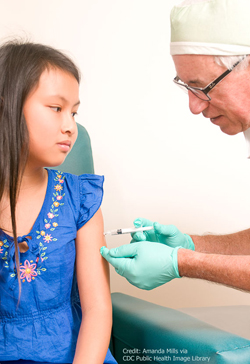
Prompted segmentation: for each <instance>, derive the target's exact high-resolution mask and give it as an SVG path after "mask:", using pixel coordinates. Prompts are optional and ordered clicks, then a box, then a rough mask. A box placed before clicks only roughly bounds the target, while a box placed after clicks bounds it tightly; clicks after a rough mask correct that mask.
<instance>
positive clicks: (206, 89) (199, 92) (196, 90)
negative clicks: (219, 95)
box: [173, 55, 246, 101]
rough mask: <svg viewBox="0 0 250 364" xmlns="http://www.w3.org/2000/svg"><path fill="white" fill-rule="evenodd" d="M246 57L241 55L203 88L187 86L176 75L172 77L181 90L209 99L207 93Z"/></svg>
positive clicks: (202, 98) (205, 99)
mask: <svg viewBox="0 0 250 364" xmlns="http://www.w3.org/2000/svg"><path fill="white" fill-rule="evenodd" d="M245 58H246V55H245V56H243V57H242V58H241V59H240V60H239V61H238V62H236V63H235V64H234V65H233V66H232V67H231V68H228V69H227V70H226V71H225V72H223V73H222V75H220V76H219V77H217V78H216V79H215V80H214V81H212V82H211V83H210V84H209V85H207V86H206V87H204V88H200V87H192V86H188V85H187V84H186V83H184V82H182V81H181V80H180V78H179V77H178V76H176V77H175V78H174V80H173V81H174V83H176V85H178V86H180V87H181V88H182V90H184V91H187V90H189V91H191V92H192V93H193V94H194V95H195V96H197V97H198V98H199V99H201V100H203V101H211V97H210V96H209V95H208V93H209V92H210V91H211V90H212V89H213V88H214V87H215V86H216V85H217V84H218V83H219V82H220V81H222V80H223V78H225V77H226V76H227V75H228V74H229V73H231V72H232V70H233V69H234V68H235V67H236V66H238V64H239V63H240V62H241V61H243V59H245Z"/></svg>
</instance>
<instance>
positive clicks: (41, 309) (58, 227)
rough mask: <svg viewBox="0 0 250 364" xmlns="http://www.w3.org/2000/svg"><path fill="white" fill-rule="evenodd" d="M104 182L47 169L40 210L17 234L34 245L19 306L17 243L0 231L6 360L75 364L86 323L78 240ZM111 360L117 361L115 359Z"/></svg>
mask: <svg viewBox="0 0 250 364" xmlns="http://www.w3.org/2000/svg"><path fill="white" fill-rule="evenodd" d="M103 180H104V178H103V177H101V176H97V175H89V174H84V175H81V176H75V175H72V174H69V173H61V172H59V171H54V170H48V185H47V191H46V196H45V199H44V202H43V206H42V208H41V211H40V213H39V215H38V217H37V219H36V221H35V223H34V226H33V228H32V230H31V231H30V233H29V234H28V235H24V236H21V237H18V242H19V243H20V242H24V241H26V242H27V244H28V246H29V249H28V250H27V251H26V252H25V253H19V259H20V274H21V299H20V302H19V305H18V307H17V303H18V295H19V284H18V279H17V271H16V268H15V248H14V241H13V238H12V237H10V236H9V235H7V234H6V233H5V232H3V231H2V230H1V229H0V272H1V273H0V295H1V296H0V359H1V361H4V360H19V359H26V360H34V361H40V362H48V363H72V361H73V358H74V354H75V347H76V341H77V336H78V331H79V328H80V324H81V308H80V300H79V295H78V289H77V283H76V276H75V238H76V234H77V230H78V229H80V228H81V227H82V226H83V225H84V224H86V222H87V221H88V220H90V219H91V217H92V216H93V215H94V214H95V213H96V211H97V210H98V209H99V207H100V205H101V202H102V196H103V188H102V186H103ZM31 198H32V196H31ZM110 355H111V354H110V352H108V353H107V357H110ZM106 359H107V358H106ZM111 360H113V361H111ZM106 362H107V363H116V361H114V359H112V357H111V359H110V360H109V359H107V361H106V360H105V363H106Z"/></svg>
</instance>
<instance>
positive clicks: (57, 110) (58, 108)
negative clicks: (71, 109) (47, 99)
mask: <svg viewBox="0 0 250 364" xmlns="http://www.w3.org/2000/svg"><path fill="white" fill-rule="evenodd" d="M50 108H51V109H52V110H53V111H55V112H60V111H61V110H62V108H61V107H59V106H50Z"/></svg>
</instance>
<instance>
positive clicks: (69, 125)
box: [62, 113, 77, 134]
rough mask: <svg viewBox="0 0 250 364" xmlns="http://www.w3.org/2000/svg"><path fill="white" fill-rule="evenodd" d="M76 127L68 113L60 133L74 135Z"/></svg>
mask: <svg viewBox="0 0 250 364" xmlns="http://www.w3.org/2000/svg"><path fill="white" fill-rule="evenodd" d="M76 129H77V126H76V122H75V119H74V117H73V116H72V114H71V113H70V114H69V115H68V114H67V115H65V118H64V122H63V125H62V132H63V133H68V134H74V133H75V132H76Z"/></svg>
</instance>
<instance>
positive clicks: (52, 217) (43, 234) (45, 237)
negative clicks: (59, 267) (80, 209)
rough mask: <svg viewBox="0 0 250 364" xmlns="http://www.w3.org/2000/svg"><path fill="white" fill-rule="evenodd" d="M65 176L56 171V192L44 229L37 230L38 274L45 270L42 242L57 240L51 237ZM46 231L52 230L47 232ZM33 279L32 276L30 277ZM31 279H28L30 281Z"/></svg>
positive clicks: (56, 224) (55, 225)
mask: <svg viewBox="0 0 250 364" xmlns="http://www.w3.org/2000/svg"><path fill="white" fill-rule="evenodd" d="M64 179H65V176H63V175H62V173H61V172H59V171H58V172H56V177H55V178H54V181H55V182H56V185H55V186H54V189H55V190H56V192H54V193H53V197H52V205H51V208H50V211H49V212H48V213H47V214H46V216H47V218H45V219H44V229H45V230H41V231H37V232H36V233H37V237H36V238H37V239H41V238H42V240H40V242H39V252H40V259H39V257H38V258H37V260H36V261H37V264H36V267H35V268H36V271H37V274H38V275H40V274H41V271H46V270H47V269H46V268H42V263H43V261H45V260H46V259H48V256H46V250H47V247H46V246H45V245H44V243H46V244H49V243H50V242H53V241H57V239H56V238H54V237H53V231H54V230H55V229H56V228H57V227H58V226H59V225H58V223H57V222H56V221H54V220H55V219H56V218H57V217H58V216H59V215H58V207H59V206H63V205H64V203H63V202H58V201H62V199H63V197H64V196H65V193H63V194H62V191H63V187H62V184H63V183H64ZM52 220H53V221H52ZM48 232H52V233H51V234H49V233H48ZM32 279H34V278H32ZM30 281H31V280H28V282H30Z"/></svg>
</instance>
